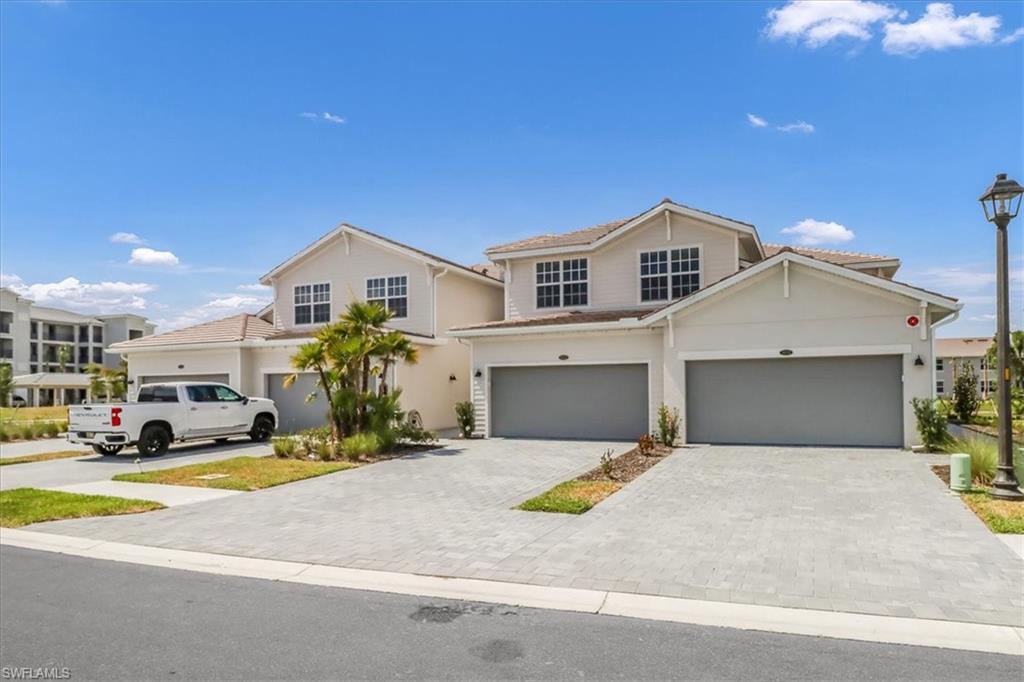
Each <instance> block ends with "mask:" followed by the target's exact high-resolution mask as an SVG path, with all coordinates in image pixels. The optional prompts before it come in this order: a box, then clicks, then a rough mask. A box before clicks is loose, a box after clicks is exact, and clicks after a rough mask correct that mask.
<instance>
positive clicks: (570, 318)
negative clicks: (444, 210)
mask: <svg viewBox="0 0 1024 682" xmlns="http://www.w3.org/2000/svg"><path fill="white" fill-rule="evenodd" d="M673 302H674V301H673ZM659 309H660V308H625V309H620V310H585V311H584V310H572V311H569V312H557V313H551V314H548V315H535V316H533V317H516V318H512V319H510V320H494V321H491V322H482V323H480V324H473V325H468V326H465V327H454V328H453V329H452V331H468V330H471V329H511V328H515V327H548V326H552V325H558V324H583V323H586V322H617V321H618V320H625V319H629V318H641V317H644V316H645V315H649V314H650V313H653V312H655V310H659Z"/></svg>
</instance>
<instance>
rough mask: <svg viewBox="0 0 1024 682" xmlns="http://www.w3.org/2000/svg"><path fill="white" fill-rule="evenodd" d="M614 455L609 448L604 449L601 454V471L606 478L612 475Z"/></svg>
mask: <svg viewBox="0 0 1024 682" xmlns="http://www.w3.org/2000/svg"><path fill="white" fill-rule="evenodd" d="M614 455H615V451H614V450H612V449H611V448H609V449H607V450H605V451H604V454H603V455H601V473H602V474H604V475H605V476H607V477H608V478H611V477H612V469H613V465H612V460H613V459H614Z"/></svg>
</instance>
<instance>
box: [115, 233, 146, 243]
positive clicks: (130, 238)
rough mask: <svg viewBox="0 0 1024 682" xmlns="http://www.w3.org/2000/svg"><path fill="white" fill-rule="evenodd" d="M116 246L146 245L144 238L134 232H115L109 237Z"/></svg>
mask: <svg viewBox="0 0 1024 682" xmlns="http://www.w3.org/2000/svg"><path fill="white" fill-rule="evenodd" d="M108 239H110V241H112V242H114V243H115V244H144V243H145V242H144V241H143V239H142V237H140V236H139V235H137V234H135V233H134V232H115V233H114V234H112V235H110V237H108Z"/></svg>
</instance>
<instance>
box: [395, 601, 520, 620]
mask: <svg viewBox="0 0 1024 682" xmlns="http://www.w3.org/2000/svg"><path fill="white" fill-rule="evenodd" d="M518 615H519V609H517V608H515V607H513V606H495V605H493V604H473V603H469V602H460V603H457V604H426V605H424V606H421V607H419V608H418V609H416V610H415V611H413V612H412V613H410V614H409V618H410V619H412V620H414V621H416V622H417V623H451V622H452V621H453V620H455V619H456V618H459V617H461V616H518Z"/></svg>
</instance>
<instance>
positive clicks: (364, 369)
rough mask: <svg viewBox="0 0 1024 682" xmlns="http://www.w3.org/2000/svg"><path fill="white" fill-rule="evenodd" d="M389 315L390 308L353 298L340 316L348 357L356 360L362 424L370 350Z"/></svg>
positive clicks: (379, 336)
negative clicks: (348, 350) (350, 353)
mask: <svg viewBox="0 0 1024 682" xmlns="http://www.w3.org/2000/svg"><path fill="white" fill-rule="evenodd" d="M391 317H392V313H391V311H389V310H388V309H387V308H385V307H384V306H382V305H381V304H380V303H369V302H366V301H353V302H352V303H350V304H349V306H348V308H347V309H346V310H345V312H344V314H342V316H341V322H340V324H341V326H342V330H343V332H344V334H345V336H346V337H347V338H348V339H349V341H350V342H351V344H352V348H351V350H352V351H353V353H352V359H353V360H355V361H356V362H357V363H358V369H357V376H358V379H359V381H358V395H357V397H356V414H357V417H358V420H359V423H360V424H365V423H366V396H367V394H369V392H370V376H371V374H372V372H373V361H372V358H373V356H374V351H375V349H376V347H377V343H378V342H379V340H380V338H381V337H382V336H384V334H385V333H386V330H385V329H384V325H385V324H386V323H387V321H388V320H390V319H391Z"/></svg>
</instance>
